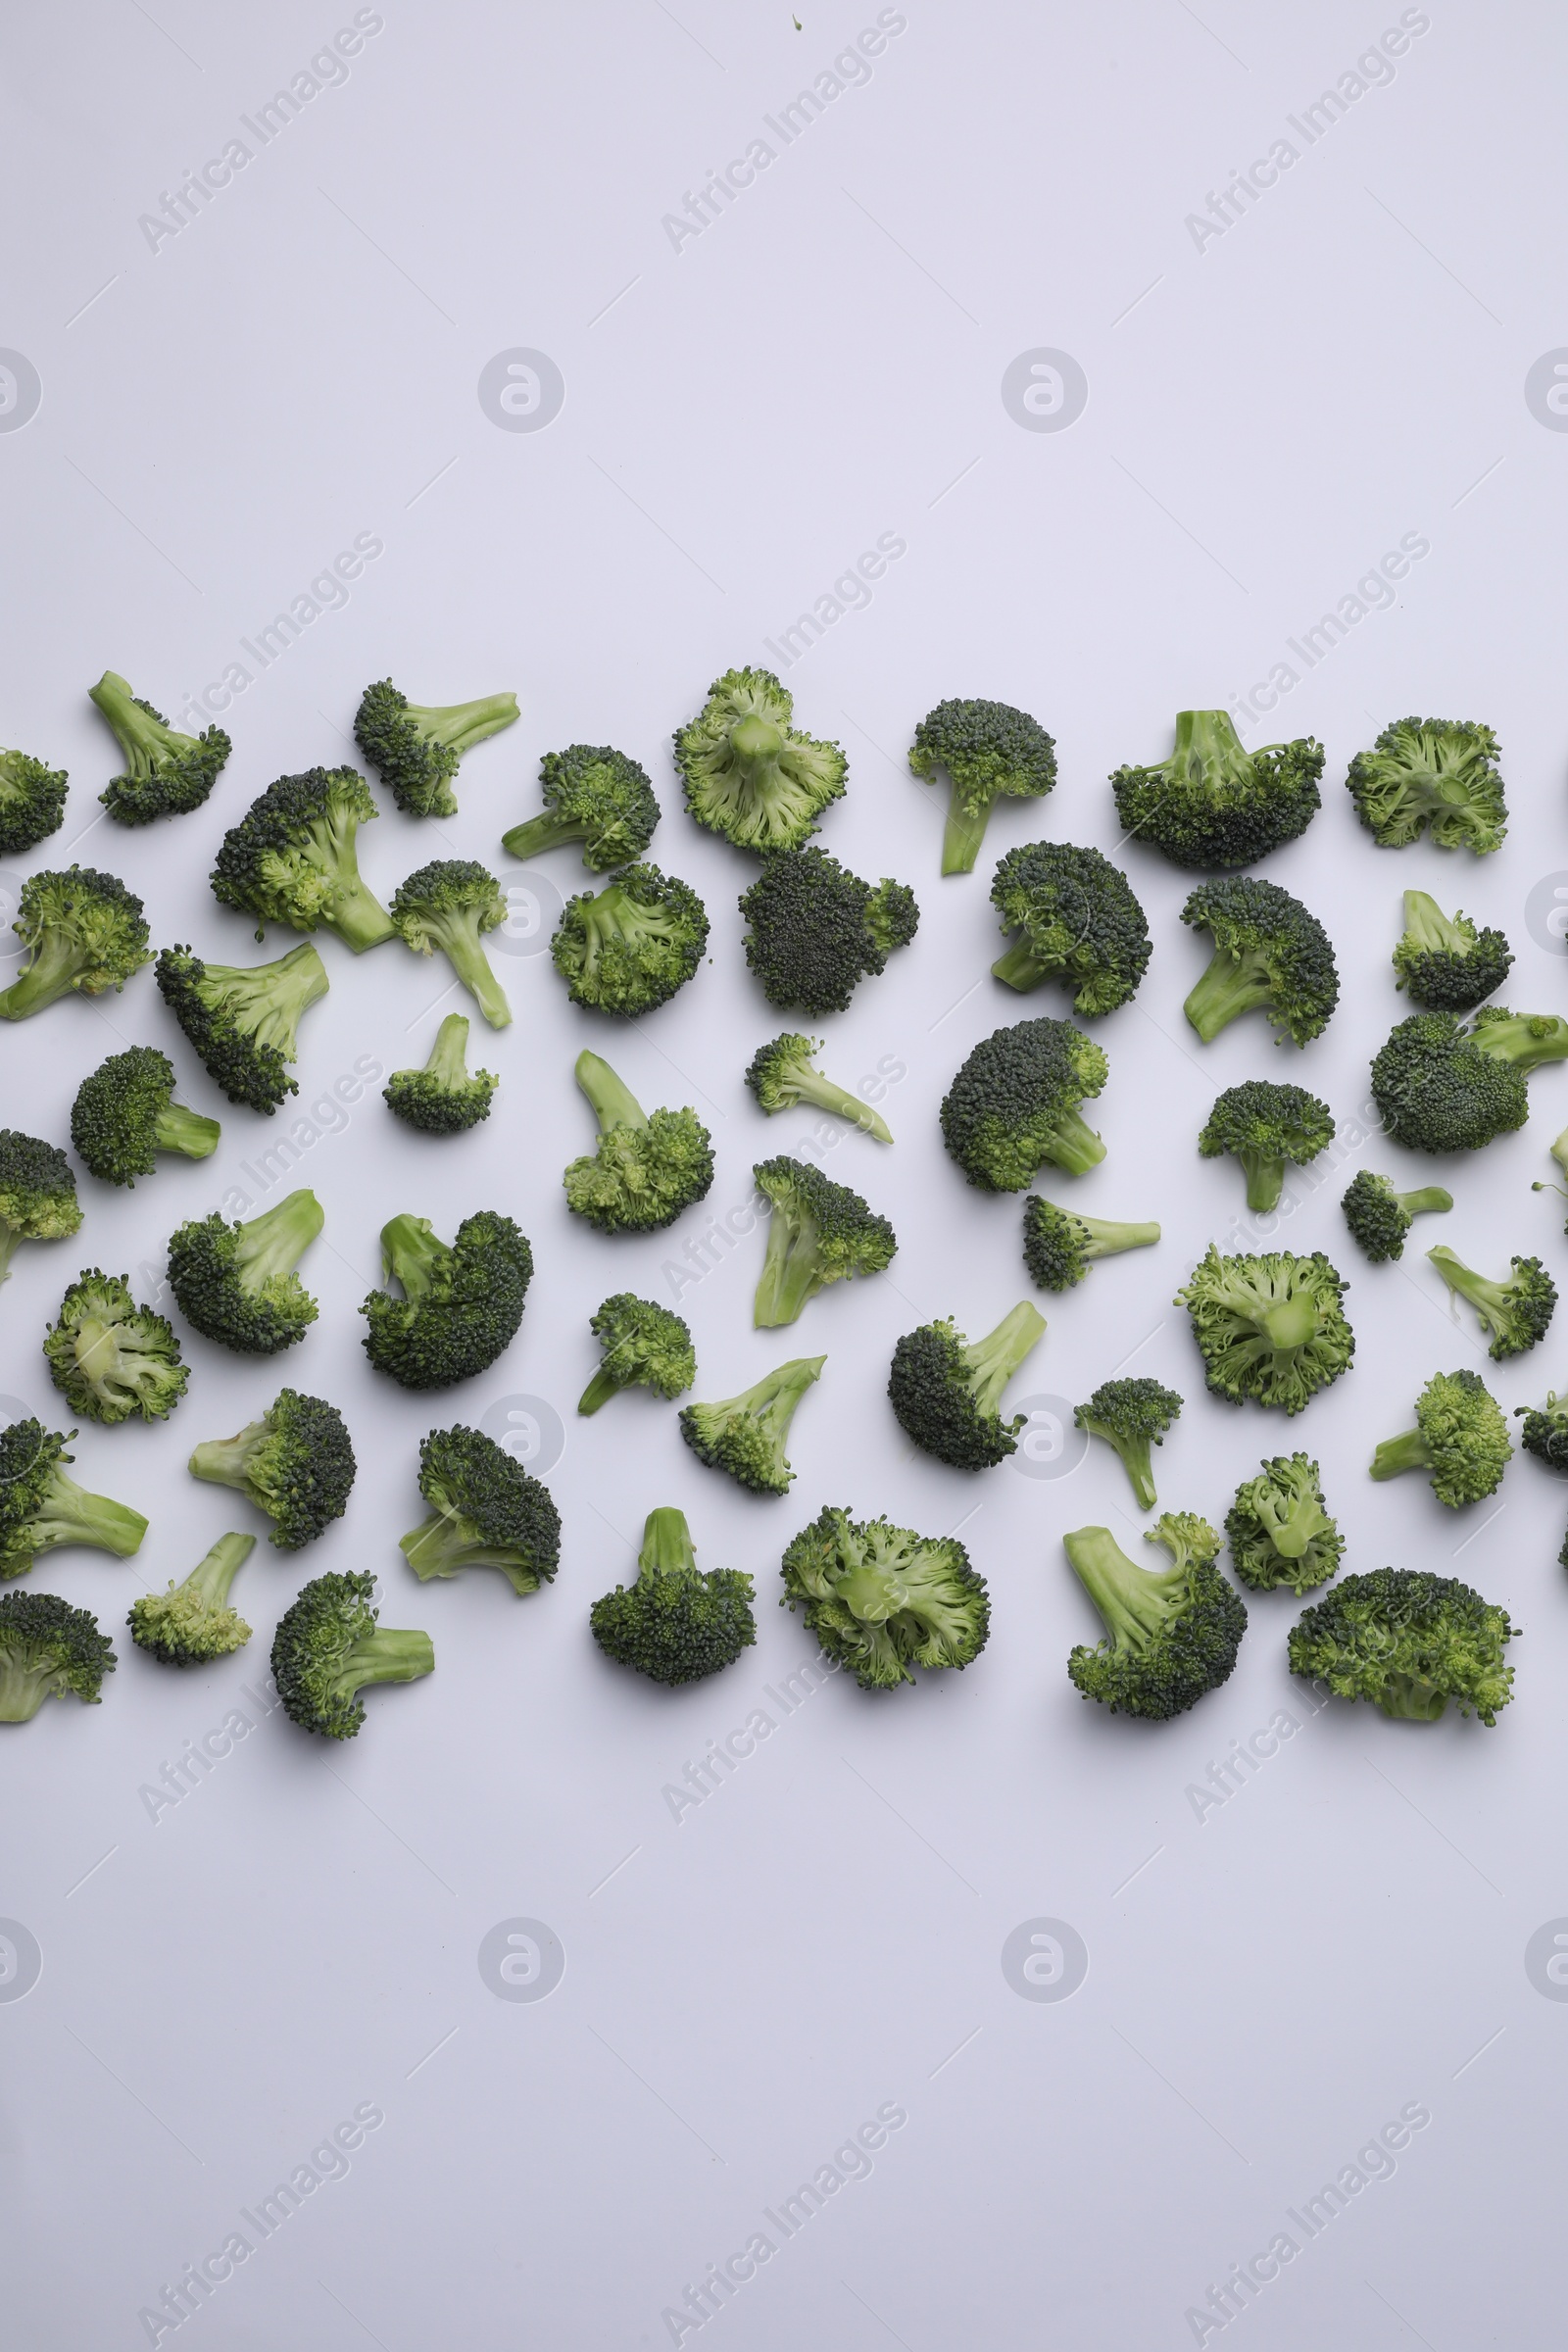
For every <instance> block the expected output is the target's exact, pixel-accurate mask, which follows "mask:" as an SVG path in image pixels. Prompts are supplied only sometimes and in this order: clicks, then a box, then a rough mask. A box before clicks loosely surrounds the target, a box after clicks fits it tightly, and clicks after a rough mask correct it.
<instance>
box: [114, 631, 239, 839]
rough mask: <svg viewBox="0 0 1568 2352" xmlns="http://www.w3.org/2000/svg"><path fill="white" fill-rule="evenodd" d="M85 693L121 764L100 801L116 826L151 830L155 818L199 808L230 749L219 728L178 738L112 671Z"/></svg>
mask: <svg viewBox="0 0 1568 2352" xmlns="http://www.w3.org/2000/svg"><path fill="white" fill-rule="evenodd" d="M87 692H88V694H89V695H90V696H91V698H92V700H93V701H94V702H95V703H96V704H97V706H98V708H99V710H100V711H102V712H103V714H104V716H105V718H106V719H108V721H109V724H110V727H111V729H112V730H113V732H114V738H115V741H116V742H117V743H118V744H119V746H120V756H121V758H122V759H123V760H124V762H125V768H124V773H123V775H119V776H116V778H115V780H114V782H113V783H112V784H111V785H110V786H109V788H108V790H107V791H106V792H101V793H100V794H99V795H98V798H99V799H100V800H101V801H102V803H103V805H104V807H105V808H106V809H108V811H109V813H110V815H111V816H112V817H113V818H114V819H115V821H116V823H117V824H122V825H150V824H152V823H153V821H154V819H155V818H157V817H160V816H186V815H188V814H189V813H190V811H191V809H200V808H201V806H202V804H203V802H204V801H205V800H206V799H207V796H208V794H209V793H210V792H211V791H212V789H213V786H214V785H215V784H216V783H217V782H218V779H219V776H220V775H221V772H222V767H223V762H224V760H226V759H227V758H228V755H229V752H230V750H231V748H232V747H231V745H230V743H229V740H228V737H227V736H226V735H225V734H224V733H223V730H222V728H221V727H209V728H208V729H207V730H206V732H205V734H202V735H181V734H180V733H179V731H178V729H177V728H175V727H172V726H171V725H170V723H169V721H168V719H167V718H166V717H165V716H164V714H163V712H162V711H155V710H154V709H153V707H152V705H151V703H144V702H143V701H142V699H141V697H140V695H139V694H132V693H131V691H130V688H129V686H128V685H127V683H126V681H125V680H124V679H123V678H122V677H117V676H116V674H115V672H114V671H113V670H112V669H106V670H105V671H104V674H103V676H102V677H101V678H100V679H99V681H98V683H97V685H96V686H89V687H88V689H87Z"/></svg>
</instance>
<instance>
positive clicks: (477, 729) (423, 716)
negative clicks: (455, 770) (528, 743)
mask: <svg viewBox="0 0 1568 2352" xmlns="http://www.w3.org/2000/svg"><path fill="white" fill-rule="evenodd" d="M402 715H403V716H404V717H405V718H406V719H408V721H409V722H410V724H411V725H413V726H414V727H416V728H417V731H418V732H419V734H420V735H422V736H423V738H424V740H425V742H426V743H440V744H445V745H446V747H447V748H448V750H450V751H454V752H456V753H458V754H459V756H460V757H461V755H462V754H463V753H465V752H470V751H472V749H473V747H474V745H475V744H476V743H483V741H484V739H485V737H486V736H487V735H499V734H500V732H501V730H502V728H503V727H510V726H511V725H512V723H513V721H514V719H515V717H516V715H517V698H516V696H515V694H485V695H481V696H480V697H479V699H478V701H477V702H473V703H449V704H447V705H445V706H444V707H442V708H440V709H436V710H432V709H431V708H429V707H428V706H427V705H425V704H422V703H411V704H410V705H409V707H408V709H407V711H404V712H403V714H402Z"/></svg>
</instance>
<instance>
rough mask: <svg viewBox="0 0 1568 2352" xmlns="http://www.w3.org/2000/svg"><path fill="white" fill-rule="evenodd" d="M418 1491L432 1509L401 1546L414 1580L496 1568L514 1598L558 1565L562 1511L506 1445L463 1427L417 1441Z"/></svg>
mask: <svg viewBox="0 0 1568 2352" xmlns="http://www.w3.org/2000/svg"><path fill="white" fill-rule="evenodd" d="M419 1493H420V1494H421V1495H423V1496H424V1499H425V1501H426V1502H427V1503H428V1504H429V1506H430V1516H429V1517H428V1518H427V1519H421V1520H420V1522H419V1524H418V1526H417V1527H413V1528H411V1529H410V1530H409V1532H408V1534H407V1535H406V1536H405V1537H404V1538H403V1539H402V1542H401V1543H400V1544H399V1546H398V1548H399V1549H400V1551H401V1552H402V1553H403V1556H404V1558H405V1559H406V1560H407V1561H408V1563H409V1566H410V1567H411V1568H412V1569H413V1570H414V1573H415V1575H416V1576H417V1577H419V1578H421V1579H422V1580H423V1581H424V1582H425V1583H428V1582H429V1580H430V1578H431V1577H433V1576H442V1577H445V1576H458V1575H460V1574H461V1573H462V1571H463V1570H464V1569H466V1568H499V1569H500V1571H501V1573H502V1575H503V1576H504V1577H505V1578H506V1580H507V1582H508V1584H510V1585H511V1587H512V1590H513V1591H514V1593H517V1594H518V1595H519V1597H520V1596H521V1595H523V1594H525V1593H537V1592H538V1590H539V1587H540V1586H541V1585H542V1584H548V1583H549V1582H550V1580H551V1578H552V1577H553V1576H554V1575H555V1573H556V1570H557V1569H558V1568H559V1567H560V1565H561V1513H560V1512H559V1511H558V1510H557V1508H556V1505H555V1501H554V1499H553V1497H552V1495H551V1493H550V1490H549V1488H548V1487H545V1486H542V1485H541V1484H540V1482H539V1480H538V1479H537V1478H533V1477H531V1476H530V1475H529V1473H528V1472H527V1471H526V1470H525V1469H524V1468H523V1466H522V1464H521V1463H520V1462H516V1461H514V1460H513V1458H512V1456H511V1454H510V1453H508V1451H507V1449H506V1447H505V1446H498V1445H497V1444H496V1443H495V1440H494V1439H493V1438H487V1437H485V1436H484V1435H483V1434H482V1432H481V1431H479V1430H477V1429H466V1428H465V1427H464V1426H463V1424H462V1423H461V1422H459V1423H458V1424H457V1425H456V1427H454V1428H452V1429H432V1430H431V1432H430V1434H429V1436H428V1437H427V1438H422V1439H421V1440H420V1442H419Z"/></svg>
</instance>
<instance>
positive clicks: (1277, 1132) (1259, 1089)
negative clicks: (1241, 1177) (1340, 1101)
mask: <svg viewBox="0 0 1568 2352" xmlns="http://www.w3.org/2000/svg"><path fill="white" fill-rule="evenodd" d="M1333 1141H1334V1113H1333V1111H1332V1110H1330V1108H1329V1106H1328V1104H1327V1103H1320V1102H1319V1100H1318V1098H1317V1096H1316V1095H1309V1094H1308V1093H1307V1091H1306V1089H1305V1087H1304V1086H1275V1085H1274V1084H1273V1083H1272V1082H1271V1081H1270V1080H1269V1079H1267V1078H1249V1079H1247V1080H1246V1081H1245V1082H1244V1083H1243V1084H1242V1085H1241V1086H1228V1087H1227V1088H1226V1089H1225V1091H1224V1093H1223V1094H1222V1095H1217V1096H1216V1097H1215V1099H1214V1107H1213V1109H1212V1110H1211V1111H1210V1112H1209V1114H1208V1123H1207V1125H1206V1126H1205V1127H1204V1129H1203V1132H1202V1134H1201V1136H1200V1137H1199V1139H1198V1149H1199V1151H1200V1152H1201V1154H1202V1156H1203V1158H1204V1159H1219V1158H1221V1157H1222V1156H1223V1155H1224V1154H1225V1153H1226V1152H1229V1153H1230V1154H1231V1156H1232V1157H1233V1158H1235V1159H1239V1160H1240V1161H1241V1163H1242V1170H1243V1173H1244V1174H1245V1176H1246V1178H1247V1205H1248V1207H1249V1208H1251V1209H1258V1210H1262V1209H1269V1208H1276V1207H1277V1206H1278V1205H1279V1198H1280V1195H1281V1193H1282V1192H1283V1191H1284V1190H1285V1169H1286V1163H1287V1162H1289V1163H1290V1165H1291V1166H1293V1167H1298V1168H1301V1167H1305V1165H1306V1163H1307V1161H1308V1160H1311V1159H1316V1157H1317V1155H1318V1153H1319V1152H1326V1151H1327V1150H1328V1148H1329V1146H1330V1144H1332V1143H1333Z"/></svg>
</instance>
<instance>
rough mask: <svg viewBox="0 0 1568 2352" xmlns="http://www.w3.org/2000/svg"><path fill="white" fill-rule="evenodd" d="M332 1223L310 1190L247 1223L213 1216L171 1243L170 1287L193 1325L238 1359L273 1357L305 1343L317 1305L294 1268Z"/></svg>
mask: <svg viewBox="0 0 1568 2352" xmlns="http://www.w3.org/2000/svg"><path fill="white" fill-rule="evenodd" d="M325 1222H326V1219H325V1217H324V1215H323V1213H322V1209H321V1203H320V1202H319V1201H318V1199H317V1198H316V1195H315V1194H314V1193H311V1192H304V1191H301V1192H297V1193H290V1194H289V1195H288V1196H287V1198H286V1199H285V1200H282V1201H279V1202H278V1204H277V1206H276V1207H275V1208H269V1209H265V1210H264V1211H263V1213H262V1214H261V1215H260V1216H259V1217H252V1219H251V1220H250V1222H249V1224H242V1225H226V1224H225V1223H224V1222H223V1219H222V1218H221V1216H219V1215H218V1213H217V1211H216V1210H215V1211H214V1213H213V1214H212V1215H211V1216H210V1217H203V1218H201V1219H200V1220H199V1221H198V1220H195V1219H193V1220H192V1221H191V1222H190V1223H189V1224H186V1225H181V1227H180V1228H179V1231H178V1232H177V1233H176V1234H175V1235H174V1236H173V1237H172V1240H171V1242H170V1245H169V1287H170V1289H171V1290H172V1292H173V1294H174V1299H175V1302H176V1303H177V1305H178V1307H179V1311H180V1313H181V1314H182V1315H183V1316H184V1318H185V1320H186V1322H187V1323H191V1324H194V1326H195V1328H196V1329H197V1330H198V1331H199V1332H200V1333H201V1335H202V1337H203V1338H204V1339H208V1340H216V1341H217V1343H218V1345H219V1346H220V1347H221V1348H233V1349H234V1350H235V1352H236V1353H237V1354H240V1355H275V1354H276V1353H277V1351H278V1349H279V1348H292V1347H293V1346H294V1344H295V1342H296V1341H298V1340H303V1339H304V1337H305V1334H306V1332H307V1331H308V1330H309V1328H310V1326H311V1325H312V1324H313V1323H314V1322H315V1321H316V1317H317V1311H318V1310H317V1304H316V1300H315V1299H313V1298H312V1297H311V1295H310V1293H309V1292H308V1291H307V1290H306V1288H305V1286H304V1284H303V1283H302V1282H301V1281H300V1278H299V1276H298V1275H297V1274H296V1273H295V1271H294V1269H295V1267H296V1266H297V1265H298V1264H299V1261H300V1259H301V1258H302V1257H303V1256H304V1255H305V1252H306V1250H308V1249H309V1248H310V1246H311V1244H312V1243H313V1242H314V1241H315V1239H316V1237H317V1235H318V1234H319V1232H320V1230H321V1227H322V1225H323V1224H324V1223H325Z"/></svg>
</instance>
